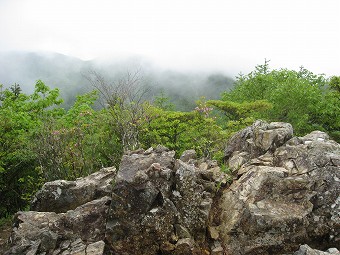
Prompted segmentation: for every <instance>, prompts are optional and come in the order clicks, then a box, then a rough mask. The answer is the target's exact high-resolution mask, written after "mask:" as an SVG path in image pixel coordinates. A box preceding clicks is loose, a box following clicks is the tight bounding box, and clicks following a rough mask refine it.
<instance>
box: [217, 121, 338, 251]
mask: <svg viewBox="0 0 340 255" xmlns="http://www.w3.org/2000/svg"><path fill="white" fill-rule="evenodd" d="M258 127H260V131H259V128H258ZM269 127H270V128H269ZM272 127H276V128H277V129H278V132H277V134H276V135H275V133H276V131H275V128H272ZM283 127H287V125H286V124H284V123H274V124H273V123H272V124H266V123H264V122H256V123H255V124H254V125H253V126H252V127H249V128H247V129H245V130H243V131H241V132H239V133H238V134H237V135H236V136H235V137H234V138H233V139H232V140H231V142H232V143H231V148H229V147H227V149H226V158H227V159H228V160H229V161H230V162H232V163H234V162H235V161H236V160H235V157H241V156H240V155H242V157H243V155H246V156H247V157H248V158H247V160H244V163H243V162H242V161H241V160H239V162H242V163H243V164H240V165H238V166H235V165H233V170H234V172H235V174H236V173H237V176H238V177H239V179H238V180H236V181H234V183H233V184H232V185H231V186H230V188H229V189H226V190H224V192H223V195H222V197H221V199H220V201H219V203H218V208H219V209H220V212H221V214H220V218H219V222H220V225H219V226H218V227H217V229H218V231H219V232H220V237H221V242H222V243H223V246H224V249H225V251H227V252H229V253H230V254H289V252H293V251H294V250H297V249H298V247H299V244H301V243H306V244H310V245H312V246H313V247H315V248H319V249H321V250H323V249H326V248H328V247H337V248H338V246H339V243H340V237H339V229H340V218H339V216H340V208H339V207H340V204H339V203H340V198H339V194H340V192H339V191H340V183H339V181H340V146H339V144H337V143H335V142H334V141H331V140H329V138H328V136H327V135H326V134H325V133H322V132H319V131H317V132H312V133H311V134H309V135H307V136H305V137H301V138H298V137H294V138H291V139H289V140H288V138H289V137H290V136H291V132H290V129H289V128H283ZM261 130H266V131H264V132H270V133H272V134H271V135H268V136H264V137H267V138H268V140H267V141H266V142H262V144H266V146H264V147H263V146H257V145H256V144H261V143H258V142H256V139H257V138H256V137H258V136H257V133H258V132H260V133H263V132H262V131H261ZM268 130H269V131H268ZM245 132H246V133H247V137H249V138H248V139H247V140H246V142H245V141H244V140H243V139H244V137H243V136H241V135H240V134H242V133H245ZM281 138H282V139H281ZM237 139H240V140H239V143H244V148H245V151H243V150H242V148H241V147H235V144H237V143H238V142H237ZM262 139H264V138H262ZM287 140H288V141H287ZM278 141H280V142H278ZM255 145H256V146H255ZM277 146H279V147H277ZM232 148H235V149H237V151H234V152H232Z"/></svg>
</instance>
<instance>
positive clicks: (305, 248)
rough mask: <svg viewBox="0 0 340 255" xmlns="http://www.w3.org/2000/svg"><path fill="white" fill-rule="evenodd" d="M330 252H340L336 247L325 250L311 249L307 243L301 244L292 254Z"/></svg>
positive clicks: (324, 254) (313, 254) (303, 254)
mask: <svg viewBox="0 0 340 255" xmlns="http://www.w3.org/2000/svg"><path fill="white" fill-rule="evenodd" d="M330 254H340V252H339V250H338V249H336V248H330V249H328V250H327V251H325V252H323V251H319V250H315V249H312V248H311V247H309V246H308V245H307V244H304V245H301V246H300V249H299V250H298V251H296V252H295V253H294V255H330Z"/></svg>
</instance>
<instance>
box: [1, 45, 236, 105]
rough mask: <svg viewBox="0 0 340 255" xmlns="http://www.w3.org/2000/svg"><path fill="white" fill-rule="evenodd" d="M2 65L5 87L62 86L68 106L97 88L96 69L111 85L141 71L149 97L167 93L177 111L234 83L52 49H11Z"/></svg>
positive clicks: (215, 75) (143, 62)
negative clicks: (39, 82) (38, 83)
mask: <svg viewBox="0 0 340 255" xmlns="http://www.w3.org/2000/svg"><path fill="white" fill-rule="evenodd" d="M0 66H1V67H2V68H0V77H1V83H2V84H3V85H4V87H5V88H8V87H10V86H11V85H13V84H14V83H17V84H19V85H20V86H21V88H22V90H23V92H25V93H31V92H33V89H34V84H35V83H36V81H37V80H38V79H40V80H42V81H43V82H44V83H45V84H46V85H48V86H49V87H51V88H59V89H60V94H61V97H62V98H63V99H64V104H63V106H64V107H66V108H68V107H70V106H71V105H72V104H73V102H74V100H75V97H76V95H78V94H82V93H86V92H89V91H91V90H93V89H95V88H94V87H92V86H91V83H90V82H89V80H88V77H90V76H91V75H90V73H91V72H93V71H95V72H97V73H98V74H99V75H100V76H102V77H103V78H104V79H105V81H106V83H107V84H112V83H114V82H117V81H118V80H119V79H122V78H123V79H124V78H125V77H126V75H127V73H128V72H130V73H136V72H137V73H138V77H139V79H140V86H144V87H145V88H147V89H148V91H149V93H148V94H147V99H148V100H151V101H152V100H153V99H154V98H155V97H157V96H159V95H160V94H161V93H163V94H164V96H166V97H168V99H169V100H170V101H171V102H172V103H174V104H175V106H176V109H177V110H188V111H190V110H192V109H193V108H194V107H195V101H196V100H198V99H200V97H202V96H204V97H205V98H206V99H217V98H220V96H221V93H222V92H224V91H227V90H229V89H230V88H232V86H233V83H234V80H233V79H232V78H231V77H230V76H228V75H226V74H224V73H221V72H216V71H215V72H206V71H178V70H171V69H162V68H159V67H157V66H155V65H154V64H153V63H152V62H150V61H149V60H147V59H145V58H141V57H130V58H124V59H111V60H108V59H106V60H103V59H96V60H91V61H90V60H89V61H84V60H81V59H78V58H75V57H70V56H66V55H62V54H57V53H51V52H11V53H2V54H1V53H0Z"/></svg>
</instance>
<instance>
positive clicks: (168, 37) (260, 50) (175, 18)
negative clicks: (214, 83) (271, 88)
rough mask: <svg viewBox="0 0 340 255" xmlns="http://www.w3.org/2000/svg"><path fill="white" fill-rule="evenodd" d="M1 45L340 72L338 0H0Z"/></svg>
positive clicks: (180, 64) (233, 67)
mask: <svg viewBox="0 0 340 255" xmlns="http://www.w3.org/2000/svg"><path fill="white" fill-rule="evenodd" d="M0 50H2V51H6V50H31V51H32V50H40V51H55V52H59V53H63V54H66V55H72V56H76V57H79V58H82V59H92V58H96V57H108V56H113V57H122V56H127V55H130V54H137V55H140V56H146V57H148V58H149V59H151V60H152V61H154V62H155V65H159V66H161V67H170V68H179V69H181V68H183V69H197V70H202V69H218V70H222V71H226V72H228V71H231V72H235V71H236V72H239V71H242V72H244V73H246V72H249V71H251V70H253V67H254V65H256V64H262V63H263V62H264V59H265V58H267V59H270V60H271V67H273V68H281V67H282V68H283V67H287V68H291V69H298V67H299V66H300V65H303V66H305V67H306V68H307V69H309V70H311V71H313V72H315V73H326V74H327V75H340V1H339V0H318V1H316V0H233V1H232V0H167V1H165V0H111V1H109V0H0Z"/></svg>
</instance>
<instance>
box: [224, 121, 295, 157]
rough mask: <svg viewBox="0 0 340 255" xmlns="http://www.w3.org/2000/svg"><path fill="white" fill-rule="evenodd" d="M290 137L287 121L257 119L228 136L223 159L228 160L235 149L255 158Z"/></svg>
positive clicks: (290, 128)
mask: <svg viewBox="0 0 340 255" xmlns="http://www.w3.org/2000/svg"><path fill="white" fill-rule="evenodd" d="M292 137H293V128H292V126H291V125H290V124H289V123H283V122H272V123H269V124H268V123H266V122H264V121H261V120H258V121H256V122H255V123H254V124H253V125H252V126H250V127H247V128H245V129H243V130H241V131H239V132H237V133H236V134H235V135H234V136H233V137H231V138H230V140H229V141H228V144H227V147H226V149H225V152H224V155H225V160H226V161H227V160H229V159H230V157H231V156H232V155H233V153H234V152H236V151H239V152H246V153H247V154H248V158H249V159H252V158H256V157H258V156H260V155H263V154H265V153H266V152H271V151H274V150H275V149H276V148H278V147H280V146H281V145H283V144H284V143H285V142H286V141H288V140H289V139H290V138H292Z"/></svg>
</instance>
